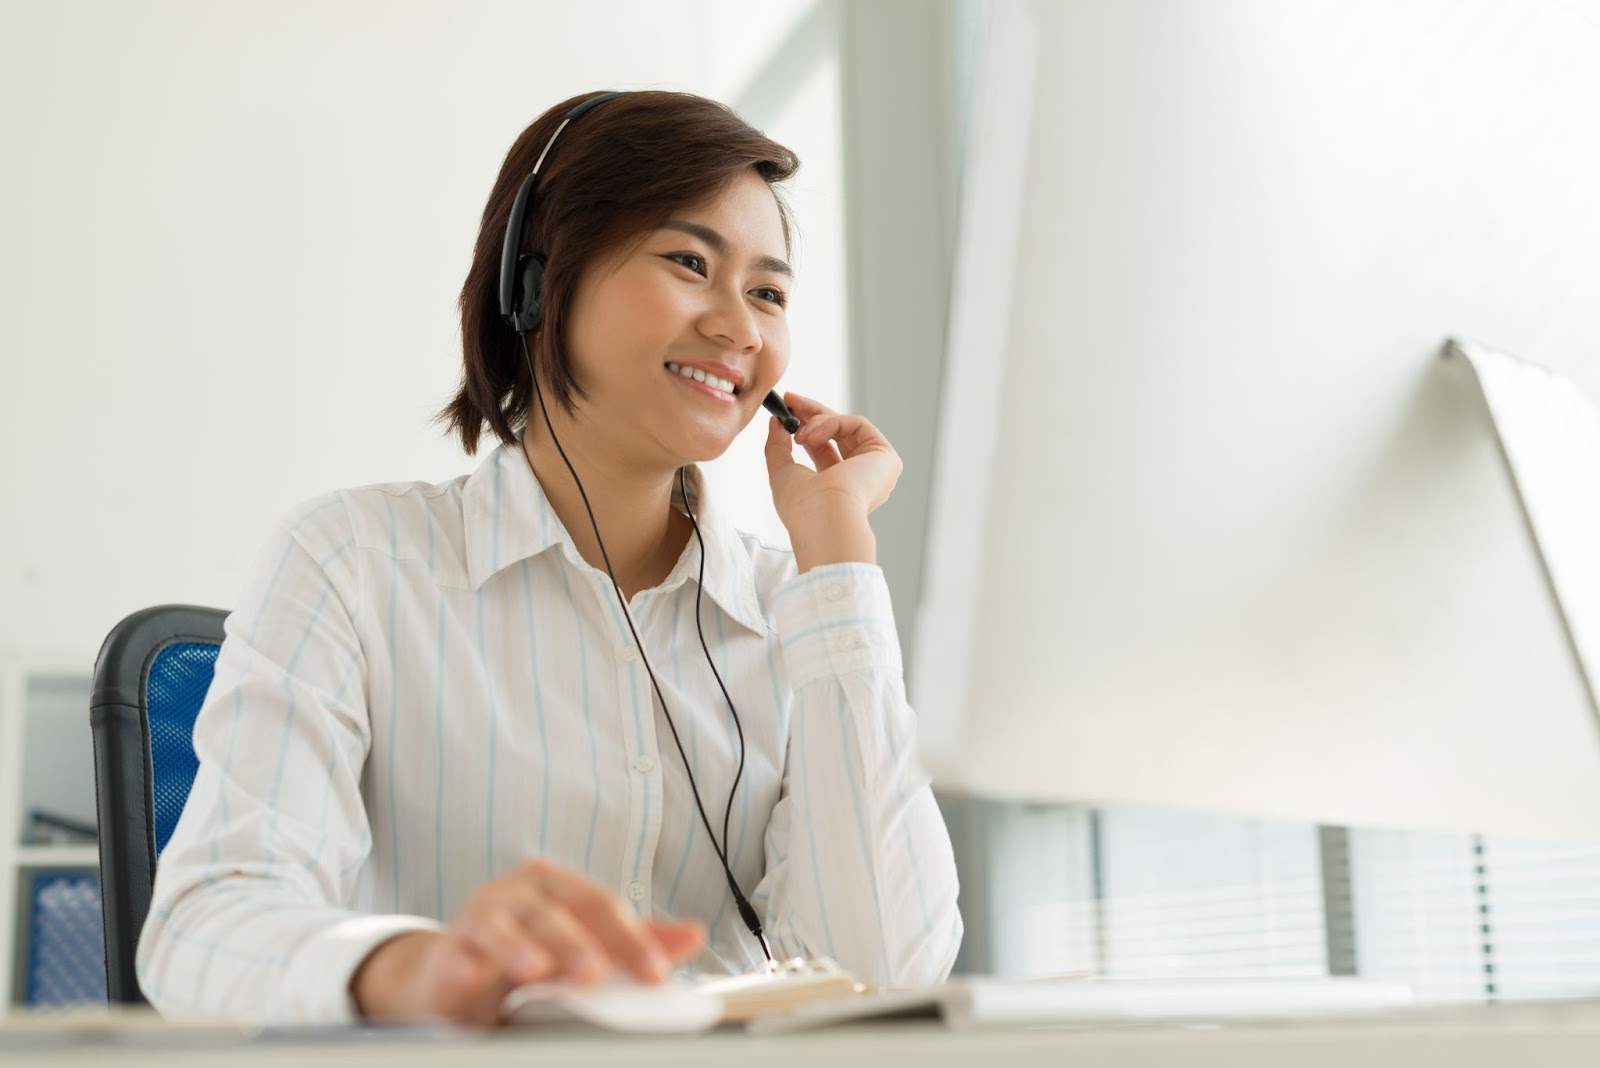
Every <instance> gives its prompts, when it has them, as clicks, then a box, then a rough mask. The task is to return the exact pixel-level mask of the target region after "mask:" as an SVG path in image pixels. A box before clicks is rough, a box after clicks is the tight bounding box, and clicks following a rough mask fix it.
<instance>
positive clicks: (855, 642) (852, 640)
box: [835, 634, 861, 653]
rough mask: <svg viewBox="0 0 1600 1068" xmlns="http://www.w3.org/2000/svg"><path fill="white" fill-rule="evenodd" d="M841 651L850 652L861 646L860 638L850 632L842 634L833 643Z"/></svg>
mask: <svg viewBox="0 0 1600 1068" xmlns="http://www.w3.org/2000/svg"><path fill="white" fill-rule="evenodd" d="M835 648H837V649H838V650H839V651H840V652H841V653H852V652H855V651H856V650H857V649H859V648H861V639H860V638H857V637H855V636H854V635H851V634H845V635H842V636H841V637H840V638H839V640H838V642H837V643H836V644H835Z"/></svg>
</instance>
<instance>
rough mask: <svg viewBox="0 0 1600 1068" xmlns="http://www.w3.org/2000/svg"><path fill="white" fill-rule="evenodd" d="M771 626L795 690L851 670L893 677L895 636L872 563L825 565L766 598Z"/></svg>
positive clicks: (884, 587)
mask: <svg viewBox="0 0 1600 1068" xmlns="http://www.w3.org/2000/svg"><path fill="white" fill-rule="evenodd" d="M772 617H773V623H774V625H775V627H776V629H777V631H778V640H779V641H780V642H781V643H782V645H783V657H784V662H785V663H786V664H788V666H789V675H790V683H791V685H793V686H794V688H795V689H799V688H800V687H802V686H805V685H807V684H808V683H812V682H815V681H817V680H818V679H821V678H827V677H831V676H838V675H843V674H846V673H848V672H852V671H864V670H874V671H891V672H893V673H894V674H896V675H898V674H899V673H900V670H901V666H900V636H899V633H898V632H897V631H896V630H895V625H894V606H893V605H892V604H891V603H890V601H889V584H888V582H887V581H885V580H884V577H883V569H882V568H880V567H878V566H877V565H876V564H854V563H846V564H825V565H823V566H822V567H814V568H812V569H811V570H810V571H807V572H806V573H805V574H803V575H797V576H795V577H794V578H792V579H790V580H789V581H787V582H785V583H784V584H783V585H782V586H779V587H778V589H777V590H776V591H775V592H774V593H773V595H772Z"/></svg>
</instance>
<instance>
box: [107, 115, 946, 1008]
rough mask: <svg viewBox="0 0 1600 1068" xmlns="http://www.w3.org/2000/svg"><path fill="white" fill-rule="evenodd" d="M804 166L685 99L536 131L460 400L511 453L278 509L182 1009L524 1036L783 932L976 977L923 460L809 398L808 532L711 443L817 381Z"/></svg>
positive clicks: (203, 726)
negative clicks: (890, 555) (793, 268)
mask: <svg viewBox="0 0 1600 1068" xmlns="http://www.w3.org/2000/svg"><path fill="white" fill-rule="evenodd" d="M580 104H588V105H589V108H588V110H587V112H585V113H582V114H577V115H574V114H573V112H574V110H575V109H576V108H578V107H579V105H580ZM563 120H570V121H567V122H566V125H565V127H563V125H562V124H563ZM558 133H559V136H557V135H558ZM797 165H798V164H797V161H796V159H795V157H794V156H793V154H792V153H790V152H789V151H788V150H787V149H785V148H783V147H782V146H781V145H778V144H776V143H774V142H772V141H770V140H768V139H767V138H765V137H763V136H762V135H761V134H759V133H758V132H757V131H755V130H753V129H751V128H750V127H749V126H747V125H745V124H744V123H743V122H742V121H740V120H739V119H738V118H737V117H736V116H735V115H734V114H733V113H732V112H731V111H729V110H728V109H726V108H724V107H723V106H721V105H719V104H715V103H713V102H711V101H707V100H703V99H701V98H698V97H694V96H689V95H686V94H675V93H659V92H639V93H626V94H610V95H605V96H592V97H588V98H576V99H574V100H570V101H567V102H566V103H564V104H562V105H559V106H558V107H556V108H553V109H551V110H550V111H549V112H547V113H546V114H545V115H544V116H542V117H541V118H540V119H539V120H538V121H536V122H535V123H533V125H532V126H530V127H529V128H528V129H527V130H526V131H524V132H523V134H522V136H521V137H520V138H519V139H518V140H517V142H516V144H515V145H513V146H512V148H511V151H510V153H509V154H508V156H507V158H506V161H505V164H504V166H503V167H502V168H501V171H500V175H499V177H498V179H497V180H496V183H495V187H494V190H493V192H492V194H491V195H490V198H489V202H488V206H487V208H486V209H485V211H484V215H483V222H482V227H481V230H480V233H479V238H478V242H477V247H476V251H475V253H474V257H473V263H472V267H471V270H470V272H469V274H468V277H467V281H466V285H465V287H464V288H463V290H462V294H461V314H462V328H463V341H464V351H465V366H464V373H463V379H462V385H461V388H460V391H459V392H458V393H457V395H456V397H455V398H454V400H453V401H452V402H451V403H450V405H449V406H448V407H447V408H446V410H445V412H444V413H443V417H444V418H445V419H446V420H447V421H448V422H449V424H450V426H451V427H452V428H453V429H454V431H455V432H456V433H457V434H459V436H460V439H461V441H462V444H463V445H464V446H465V448H466V450H467V452H468V453H472V452H474V451H476V448H477V445H478V443H479V439H480V437H481V435H482V433H483V430H484V429H485V428H486V427H487V428H488V429H489V430H490V431H492V432H493V433H494V434H495V436H496V437H498V438H499V439H500V443H499V446H498V447H497V448H496V449H495V450H494V451H493V452H491V453H490V454H489V456H488V458H487V459H486V460H485V461H484V462H483V463H482V465H481V466H480V467H479V468H478V469H477V471H476V472H475V473H474V474H472V475H471V476H466V477H463V478H459V479H456V480H454V481H451V482H448V483H444V484H441V485H423V484H397V485H386V486H370V487H364V488H359V489H351V490H344V491H340V492H338V493H334V494H331V495H328V496H325V497H322V498H318V499H316V500H313V501H311V502H308V503H307V504H306V505H304V506H303V507H301V508H299V509H296V510H295V511H294V512H292V513H291V514H290V515H289V516H287V517H286V518H285V519H284V521H283V522H282V523H281V524H280V525H279V528H278V530H277V531H276V533H275V535H274V537H273V538H272V540H271V541H270V543H269V544H268V546H267V548H266V550H265V552H264V553H263V555H262V557H261V559H260V562H259V565H258V567H257V569H256V572H255V576H254V578H253V579H252V580H251V582H250V583H249V585H248V586H247V588H246V590H245V591H244V594H243V596H242V597H241V599H240V600H239V602H238V604H237V605H236V608H235V611H234V612H233V613H232V615H230V616H229V618H228V622H227V639H226V641H225V642H224V644H223V647H222V650H221V652H220V654H219V656H218V660H217V666H216V676H215V679H214V681H213V684H212V687H211V690H210V692H209V693H208V695H207V698H206V702H205V705H204V707H203V708H202V710H201V713H200V716H199V719H198V721H197V722H196V725H195V732H194V742H195V749H196V752H197V753H198V755H199V758H200V767H199V772H198V774H197V776H196V779H195V783H194V788H193V791H192V792H191V794H190V796H189V800H188V804H187V807H186V808H185V811H184V814H183V817H182V820H181V821H180V822H179V824H178V827H177V829H176V831H175V832H174V834H173V836H172V839H171V841H170V843H169V844H168V846H167V849H166V850H165V852H164V853H163V854H162V856H161V858H160V865H159V869H158V872H157V876H156V883H155V890H154V895H153V900H152V902H151V909H150V914H149V918H148V920H147V922H146V925H145V928H144V931H143V935H142V938H141V940H140V945H139V961H138V963H139V979H140V984H141V986H142V987H143V989H144V991H145V993H146V995H147V996H148V997H149V998H150V1000H151V1001H152V1003H153V1004H155V1005H156V1006H157V1007H158V1008H160V1009H162V1010H164V1011H170V1012H179V1013H203V1014H212V1015H229V1016H240V1017H250V1018H261V1019H269V1020H285V1021H287V1020H293V1021H338V1020H346V1019H351V1018H355V1017H367V1018H373V1019H418V1018H446V1019H452V1020H458V1021H462V1022H472V1023H492V1022H494V1021H495V1020H496V1019H498V1017H499V1011H500V1005H501V1003H502V1001H503V999H504V997H505V995H506V993H507V992H508V991H510V990H511V989H513V988H514V987H516V986H517V985H519V984H522V983H527V982H534V981H542V980H549V979H564V980H569V981H573V982H578V983H593V982H598V981H600V980H602V979H604V978H606V977H607V976H610V975H613V974H622V975H626V976H631V977H632V978H633V979H636V980H638V981H640V982H659V981H661V980H662V979H664V978H665V977H667V975H668V974H670V972H671V970H672V969H673V968H674V967H677V966H680V965H684V966H691V967H693V968H694V969H695V970H703V971H742V970H746V969H749V968H753V967H755V966H757V965H759V964H761V963H762V962H763V961H764V960H765V959H766V958H767V957H768V955H769V954H770V955H771V956H774V957H777V958H778V959H780V960H781V959H784V958H788V957H792V956H807V957H813V956H828V957H832V958H833V959H835V960H837V961H838V962H840V963H841V964H842V965H843V966H844V967H846V968H848V969H849V970H851V971H853V972H855V973H857V974H858V975H860V976H862V977H863V978H865V979H868V980H871V981H874V982H878V983H925V982H933V981H937V980H939V979H941V978H943V977H944V976H945V975H946V974H948V972H949V969H950V967H951V964H952V962H953V960H954V957H955V952H956V948H957V945H958V944H959V940H960V935H961V921H960V918H959V915H958V913H957V911H956V906H955V898H956V879H955V872H954V865H953V863H952V859H951V853H950V844H949V839H948V837H947V835H946V833H945V830H944V826H943V824H942V823H941V821H940V818H939V815H938V811H937V809H936V808H935V806H934V803H933V799H932V796H931V793H930V791H929V789H928V785H927V779H926V776H925V775H923V774H922V773H921V772H920V770H919V769H918V768H917V767H916V765H915V762H914V758H913V753H914V750H915V737H914V735H915V728H914V721H913V715H912V712H911V710H910V708H908V707H907V705H906V703H905V697H904V686H903V681H902V671H901V664H900V654H899V644H898V639H897V637H896V634H895V629H894V622H893V615H892V613H891V610H890V604H889V598H888V592H887V588H886V587H885V585H884V580H883V574H882V572H881V571H880V570H879V569H878V568H877V566H876V565H875V562H874V560H875V551H876V547H875V543H874V540H873V536H872V531H871V529H870V527H869V526H868V523H867V515H868V513H869V512H871V511H872V510H873V509H874V508H875V507H877V506H878V505H879V504H881V503H882V502H883V501H884V499H885V498H886V497H887V496H888V494H889V492H890V490H891V489H892V488H893V486H894V483H895V480H896V478H897V477H898V475H899V472H900V461H899V458H898V457H897V456H896V454H895V452H894V450H893V448H892V447H891V446H890V445H889V443H888V442H887V441H886V440H885V439H884V438H883V436H882V435H881V434H880V433H879V432H878V431H877V430H876V429H875V428H874V427H873V426H872V425H871V424H870V423H868V422H867V421H866V420H865V419H862V418H860V417H857V416H848V415H841V414H838V413H836V412H834V411H832V410H830V409H828V408H826V407H824V406H823V405H821V404H819V403H817V402H816V401H813V400H811V399H809V398H805V397H801V396H798V395H795V394H792V393H791V394H788V395H787V396H786V400H787V401H788V404H789V406H790V407H791V408H792V410H793V412H794V413H795V415H796V416H798V417H799V418H800V419H801V420H803V427H802V428H801V429H800V430H799V432H798V433H797V434H796V435H795V438H794V441H798V442H799V444H800V445H801V446H803V447H804V449H805V451H806V453H807V454H808V455H809V457H810V459H811V461H812V463H813V464H814V465H815V469H813V468H812V467H809V466H806V465H804V464H802V463H798V462H796V460H795V459H794V458H793V448H792V442H791V440H790V439H789V437H788V435H787V433H786V432H785V431H784V430H783V428H782V426H781V425H780V424H779V422H778V420H777V419H776V418H772V419H770V420H769V426H768V434H767V442H766V459H767V466H768V472H769V475H770V479H771V484H772V494H773V501H774V504H775V505H776V507H777V511H778V515H779V516H780V518H781V519H782V521H783V523H784V525H785V527H786V528H787V530H788V532H789V534H790V536H791V540H792V543H793V551H792V552H791V551H789V550H785V549H779V548H774V547H772V546H768V545H766V544H764V543H763V542H761V541H760V539H758V538H755V537H752V536H749V535H744V534H740V533H739V532H737V531H735V530H733V529H732V528H731V527H730V526H729V525H728V522H727V520H726V518H725V516H724V513H723V511H722V510H721V509H719V504H718V502H717V501H716V500H714V499H712V498H711V497H710V496H709V495H708V494H707V493H706V492H705V489H704V487H703V485H702V483H701V480H700V477H699V472H698V469H697V468H695V467H694V464H695V463H697V462H699V461H705V460H709V459H712V458H714V457H716V456H718V455H720V454H721V453H722V452H723V451H725V450H726V449H727V448H728V446H729V444H730V443H732V441H733V440H734V437H735V436H736V435H737V434H738V432H739V431H740V429H741V428H742V427H744V426H745V425H747V424H748V422H749V421H750V420H751V419H752V418H754V417H755V416H756V415H757V414H758V409H759V408H760V406H761V402H762V399H763V397H765V396H766V394H767V392H768V390H769V389H771V388H772V387H773V386H774V385H775V384H776V383H777V381H778V380H779V379H780V378H781V377H782V375H783V373H784V371H785V369H786V368H787V366H788V362H789V338H788V330H787V326H786V323H785V318H784V317H785V304H786V303H787V289H788V287H789V285H790V282H791V272H790V270H789V268H788V266H787V264H786V260H787V257H788V253H789V227H788V221H787V218H786V216H785V213H784V210H783V207H782V205H781V203H780V201H779V200H778V198H777V195H776V193H775V191H774V186H775V185H776V183H778V182H781V181H782V180H784V179H785V178H787V177H789V176H790V175H791V174H792V173H793V172H794V170H795V168H796V167H797ZM535 169H537V171H538V179H537V182H536V183H535V185H534V187H533V190H534V191H533V193H532V195H531V197H530V198H529V199H528V200H527V201H526V222H525V223H524V224H523V225H522V226H521V228H520V233H516V234H514V235H513V237H512V238H511V240H512V242H513V246H514V247H513V250H512V251H513V253H515V252H517V251H520V252H522V253H524V254H527V255H528V256H532V255H537V256H539V257H540V259H541V262H542V263H543V264H544V270H543V273H542V275H540V274H538V272H537V271H536V270H535V271H533V272H532V273H529V274H527V276H526V283H525V285H526V287H527V290H528V292H527V293H524V294H521V295H520V296H519V299H520V300H522V302H523V303H524V304H525V303H526V298H527V297H528V296H537V297H539V298H541V299H540V308H541V313H540V315H539V316H537V323H536V325H535V324H534V323H533V322H532V321H531V320H529V319H527V318H526V317H525V318H522V319H518V320H517V321H518V323H519V324H520V325H519V326H518V328H517V329H512V328H511V327H509V326H508V325H507V322H506V321H505V320H504V319H503V318H502V314H501V311H502V309H501V307H500V300H499V299H498V298H499V293H498V290H499V286H500V279H501V275H502V268H501V262H500V261H501V254H502V245H503V243H504V242H505V240H506V236H505V235H506V234H507V230H508V222H509V221H510V220H511V217H512V213H513V201H514V200H515V199H516V194H517V191H518V189H519V187H520V186H521V185H522V184H523V182H524V179H525V178H526V177H527V176H528V175H529V174H530V173H532V172H533V171H534V170H535ZM513 229H515V228H513ZM530 263H531V261H530V260H523V261H520V262H519V263H518V264H517V270H516V272H515V273H516V275H517V277H518V278H522V277H523V272H524V270H525V269H527V268H528V267H529V265H530ZM624 602H625V603H624ZM635 635H636V636H637V639H636V638H635Z"/></svg>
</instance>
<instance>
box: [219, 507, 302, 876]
mask: <svg viewBox="0 0 1600 1068" xmlns="http://www.w3.org/2000/svg"><path fill="white" fill-rule="evenodd" d="M319 510H320V509H319ZM297 545H299V542H297V541H296V540H295V539H294V536H293V535H292V534H291V535H290V537H289V541H288V542H287V543H286V544H285V545H284V547H283V555H282V556H280V557H278V566H277V567H276V568H274V569H273V572H272V578H271V579H269V580H268V581H267V588H266V590H265V591H264V592H263V593H262V594H261V603H260V604H259V605H257V606H256V618H255V624H256V625H255V626H254V627H251V628H250V639H249V641H250V645H251V647H252V648H254V647H255V644H256V638H257V633H258V631H259V630H260V628H261V617H262V616H263V615H265V614H266V608H267V605H268V604H270V603H271V601H272V594H273V591H274V590H276V589H277V588H278V579H279V578H281V577H282V575H283V569H284V566H285V565H286V564H288V562H289V554H290V553H292V552H294V550H295V547H296V546H297ZM243 719H244V691H243V690H242V689H241V690H235V691H234V693H233V726H232V728H231V729H230V730H229V732H228V752H227V754H226V755H225V756H224V757H223V758H222V767H223V771H224V772H225V774H224V775H223V776H222V778H223V782H224V784H226V783H227V782H229V781H231V780H232V778H233V759H234V754H235V752H236V751H237V750H238V748H239V723H240V721H241V720H243ZM217 805H218V807H219V808H220V809H221V810H222V819H223V822H224V823H229V822H232V816H231V814H230V813H229V810H228V790H227V787H226V785H222V786H219V787H218V789H217ZM219 857H220V854H219V853H218V851H217V840H216V839H215V838H213V839H212V840H211V863H213V864H215V863H217V861H218V859H219Z"/></svg>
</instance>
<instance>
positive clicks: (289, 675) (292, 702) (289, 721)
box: [263, 586, 332, 860]
mask: <svg viewBox="0 0 1600 1068" xmlns="http://www.w3.org/2000/svg"><path fill="white" fill-rule="evenodd" d="M331 590H332V587H330V586H324V587H323V588H322V593H321V594H320V595H319V596H318V597H317V603H316V604H315V605H314V606H313V607H312V609H311V618H309V619H307V620H306V626H305V630H303V631H302V632H301V633H300V643H299V644H298V645H296V646H295V649H294V653H293V655H291V656H290V657H289V663H288V664H286V665H285V666H284V669H283V692H284V696H285V697H287V698H288V699H289V708H288V710H287V712H285V714H284V717H283V731H282V733H281V734H280V735H279V737H278V762H277V766H276V767H275V768H274V769H273V772H272V819H271V821H270V822H269V823H268V825H267V836H266V838H265V839H264V841H263V846H264V848H265V849H266V850H267V853H268V859H269V860H270V859H273V858H272V856H271V854H272V852H273V846H272V842H273V839H274V838H276V837H277V835H278V817H279V816H280V815H281V814H282V813H283V806H282V804H281V798H282V796H283V766H284V764H285V763H286V762H287V760H288V757H289V738H290V736H291V734H292V733H293V730H294V721H295V719H296V718H297V717H298V716H299V714H300V699H299V697H298V696H297V695H296V694H295V690H294V671H295V668H296V667H298V666H299V664H300V656H301V654H302V653H304V652H305V651H306V643H307V642H308V641H310V640H311V632H312V631H313V630H314V629H316V626H317V620H318V619H319V618H321V616H322V606H323V605H325V604H327V603H328V594H329V592H330V591H331Z"/></svg>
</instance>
